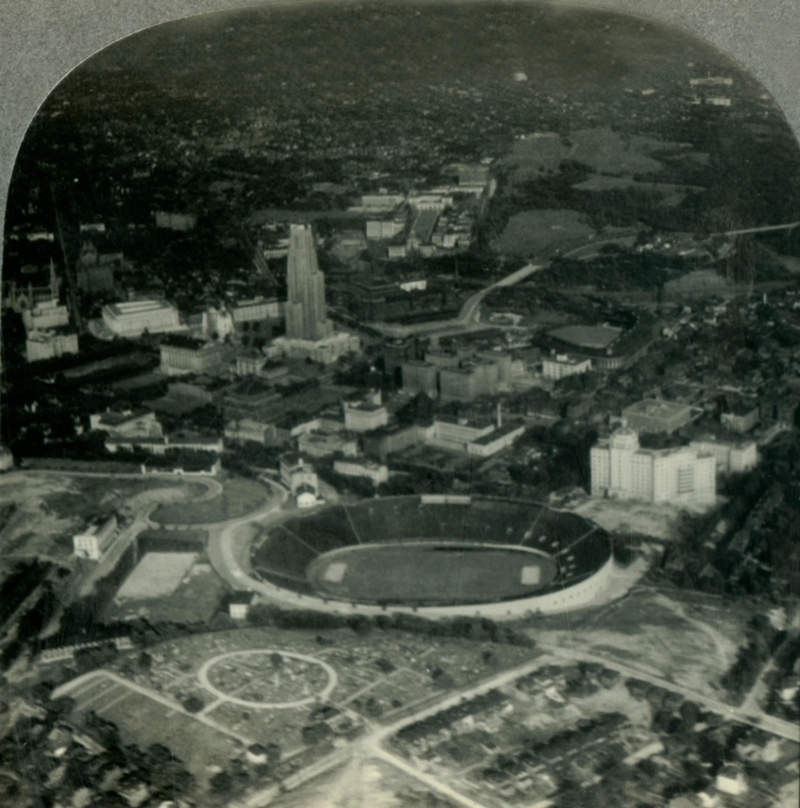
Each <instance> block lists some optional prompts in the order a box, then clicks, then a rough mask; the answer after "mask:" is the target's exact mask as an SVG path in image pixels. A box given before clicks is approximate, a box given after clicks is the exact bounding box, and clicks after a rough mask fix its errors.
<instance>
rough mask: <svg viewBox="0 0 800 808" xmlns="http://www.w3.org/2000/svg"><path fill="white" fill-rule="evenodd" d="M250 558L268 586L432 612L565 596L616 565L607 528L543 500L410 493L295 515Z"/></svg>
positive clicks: (257, 544)
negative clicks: (433, 609) (612, 562)
mask: <svg viewBox="0 0 800 808" xmlns="http://www.w3.org/2000/svg"><path fill="white" fill-rule="evenodd" d="M251 553H252V558H251V560H252V568H253V570H254V571H255V573H256V575H257V576H258V577H260V578H261V580H263V581H266V582H269V583H271V584H273V585H275V586H277V587H280V588H282V589H287V590H290V591H293V592H295V593H298V594H303V595H308V596H312V597H313V596H315V597H321V598H324V599H326V600H333V601H336V600H342V601H346V602H348V603H363V604H365V605H366V604H371V605H379V606H384V607H386V606H393V605H397V606H400V605H406V606H414V607H426V606H464V605H474V604H480V603H494V602H500V601H511V600H515V599H522V598H531V597H532V596H533V597H537V598H538V597H543V598H544V597H545V596H548V595H554V594H558V593H564V592H565V591H566V590H570V589H572V588H573V587H576V586H578V585H580V584H581V583H583V582H587V581H589V579H592V578H593V577H594V576H595V575H596V574H597V573H598V572H599V571H601V570H602V569H606V568H607V567H608V562H610V559H611V545H610V541H609V537H608V535H607V534H606V532H605V531H604V530H603V529H602V528H600V527H598V526H596V525H594V524H593V523H591V522H589V521H587V520H586V519H584V518H582V517H580V516H578V515H576V514H573V513H568V512H563V511H558V510H555V509H553V508H550V507H548V506H546V505H543V504H539V503H531V502H522V501H514V500H501V499H490V498H478V497H455V496H407V497H386V498H381V499H371V500H367V501H365V502H362V503H359V504H357V505H350V506H345V505H342V504H338V505H330V506H326V507H324V508H322V509H320V510H318V511H315V512H313V513H310V514H308V515H303V516H291V517H289V518H287V519H285V520H284V521H283V522H281V523H280V524H278V525H272V526H270V527H268V528H265V529H264V530H263V531H262V533H261V534H260V535H258V536H257V537H256V539H255V541H254V543H253V546H252V550H251ZM595 589H596V587H595V588H592V591H593V592H594V591H595ZM576 594H577V593H576ZM568 599H569V600H573V597H572V596H570V597H569V598H568ZM559 602H560V601H559ZM573 605H578V604H577V603H573Z"/></svg>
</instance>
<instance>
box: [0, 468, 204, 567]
mask: <svg viewBox="0 0 800 808" xmlns="http://www.w3.org/2000/svg"><path fill="white" fill-rule="evenodd" d="M205 490H206V489H205V487H204V486H202V485H197V484H195V483H186V482H181V481H176V480H161V479H137V478H132V479H129V478H120V477H110V476H102V477H101V476H98V477H89V476H81V475H71V474H56V473H53V474H50V473H47V472H14V473H12V474H7V475H4V476H3V477H1V478H0V505H4V504H10V503H15V504H16V505H17V508H16V511H15V512H14V513H13V514H12V515H11V517H10V518H9V519H8V521H7V523H6V525H5V527H4V528H3V530H2V532H0V557H1V558H13V557H31V556H40V557H41V556H50V557H56V558H64V559H67V558H68V557H69V556H70V555H71V554H72V535H73V534H74V533H77V532H78V531H79V530H82V529H83V528H84V527H85V526H86V524H87V523H88V522H90V521H93V520H95V519H97V518H98V517H104V516H108V515H110V514H112V513H114V512H115V511H117V510H120V509H122V508H128V509H131V510H136V509H137V508H138V507H143V506H146V505H147V503H151V502H152V503H153V504H155V503H157V502H158V501H165V500H166V501H173V502H174V501H175V500H180V499H184V498H188V497H191V496H197V495H200V494H201V493H203V492H205Z"/></svg>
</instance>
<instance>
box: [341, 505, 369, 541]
mask: <svg viewBox="0 0 800 808" xmlns="http://www.w3.org/2000/svg"><path fill="white" fill-rule="evenodd" d="M342 508H343V509H344V513H345V516H346V517H347V521H348V522H350V529H351V530H352V531H353V535H354V536H355V537H356V541H357V542H358V543H359V544H363V543H364V542H363V541H361V536H359V535H358V531H357V530H356V526H355V524H354V523H353V517H352V516H350V511H348V510H347V505H345V504H344V503H342Z"/></svg>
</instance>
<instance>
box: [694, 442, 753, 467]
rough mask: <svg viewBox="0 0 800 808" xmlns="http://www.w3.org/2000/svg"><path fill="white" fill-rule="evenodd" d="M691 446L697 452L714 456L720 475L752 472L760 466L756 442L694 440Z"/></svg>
mask: <svg viewBox="0 0 800 808" xmlns="http://www.w3.org/2000/svg"><path fill="white" fill-rule="evenodd" d="M689 446H690V447H691V448H692V449H695V450H696V451H697V452H700V453H701V454H706V455H712V456H713V457H714V460H715V461H716V464H717V471H718V472H719V473H720V474H737V473H741V472H745V471H750V470H751V469H754V468H755V467H756V466H757V465H758V447H757V445H756V442H755V441H752V440H751V441H742V442H741V443H727V442H724V441H717V440H710V439H709V440H693V441H692V442H691V443H690V444H689Z"/></svg>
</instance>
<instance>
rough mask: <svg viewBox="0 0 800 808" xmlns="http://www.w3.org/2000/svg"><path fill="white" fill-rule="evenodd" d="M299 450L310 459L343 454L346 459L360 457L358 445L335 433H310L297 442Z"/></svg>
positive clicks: (350, 439)
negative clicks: (338, 453)
mask: <svg viewBox="0 0 800 808" xmlns="http://www.w3.org/2000/svg"><path fill="white" fill-rule="evenodd" d="M297 448H298V449H299V450H300V451H301V452H303V454H307V455H309V456H310V457H330V455H333V454H336V453H337V452H341V453H342V454H343V455H345V456H346V457H355V456H356V455H358V443H357V442H356V441H355V440H353V439H352V438H348V437H346V436H344V435H341V434H339V433H335V432H309V433H306V434H304V435H301V436H300V437H299V438H298V440H297Z"/></svg>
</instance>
